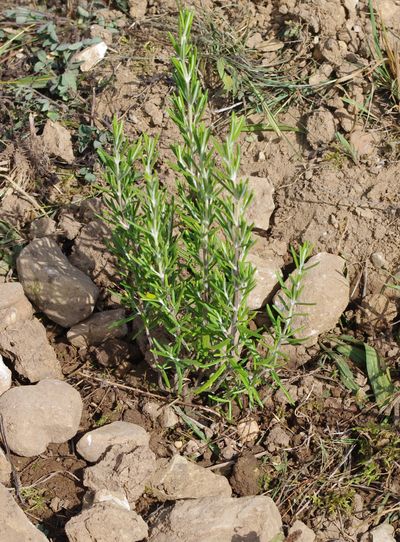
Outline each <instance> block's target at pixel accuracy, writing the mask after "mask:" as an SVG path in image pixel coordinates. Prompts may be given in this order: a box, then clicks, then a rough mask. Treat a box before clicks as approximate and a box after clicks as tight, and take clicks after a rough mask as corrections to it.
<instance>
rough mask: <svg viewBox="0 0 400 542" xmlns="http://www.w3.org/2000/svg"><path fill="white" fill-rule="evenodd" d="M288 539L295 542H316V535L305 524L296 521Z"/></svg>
mask: <svg viewBox="0 0 400 542" xmlns="http://www.w3.org/2000/svg"><path fill="white" fill-rule="evenodd" d="M288 537H289V538H290V540H295V542H314V540H315V533H314V531H312V530H311V529H310V528H309V527H307V525H306V524H305V523H303V522H302V521H299V520H296V521H295V522H294V523H293V525H292V526H291V528H290V529H289V532H288Z"/></svg>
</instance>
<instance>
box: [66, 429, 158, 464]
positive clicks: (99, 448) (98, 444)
mask: <svg viewBox="0 0 400 542" xmlns="http://www.w3.org/2000/svg"><path fill="white" fill-rule="evenodd" d="M149 441H150V435H149V434H148V433H147V431H146V430H145V429H143V427H140V425H136V424H135V423H130V422H113V423H110V424H108V425H103V427H99V428H98V429H94V430H93V431H89V432H88V433H86V434H85V435H84V436H83V437H82V438H81V439H80V440H79V442H78V443H77V445H76V449H77V451H78V453H79V454H80V455H81V456H82V457H83V458H84V459H86V461H89V462H90V463H95V462H96V461H98V460H99V459H100V457H101V456H102V455H103V454H104V452H105V451H106V450H108V449H109V448H110V446H114V445H115V444H125V443H129V444H132V445H135V446H147V445H148V444H149Z"/></svg>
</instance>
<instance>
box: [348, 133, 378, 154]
mask: <svg viewBox="0 0 400 542" xmlns="http://www.w3.org/2000/svg"><path fill="white" fill-rule="evenodd" d="M350 145H352V147H353V149H354V150H355V151H356V153H357V156H358V157H359V158H366V157H368V156H370V155H371V154H372V153H373V152H374V149H375V142H374V136H373V135H372V134H371V133H366V132H364V131H363V130H355V131H354V132H352V133H351V134H350Z"/></svg>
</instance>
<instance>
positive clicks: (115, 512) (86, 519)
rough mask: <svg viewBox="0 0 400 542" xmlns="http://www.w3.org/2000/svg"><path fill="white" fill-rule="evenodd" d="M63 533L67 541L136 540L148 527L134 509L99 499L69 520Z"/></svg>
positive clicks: (106, 541)
mask: <svg viewBox="0 0 400 542" xmlns="http://www.w3.org/2000/svg"><path fill="white" fill-rule="evenodd" d="M65 532H66V534H67V537H68V540H69V542H139V541H140V540H144V539H145V538H146V537H147V534H148V529H147V525H146V523H145V522H144V521H143V519H142V518H141V517H140V516H139V515H138V514H137V513H136V512H133V511H132V510H126V509H124V508H122V507H120V506H116V505H115V504H114V503H112V502H101V503H96V504H94V505H93V506H92V507H90V508H87V509H86V510H83V511H82V512H81V513H80V514H78V515H77V516H75V517H73V518H72V519H70V520H69V521H68V523H67V524H66V525H65Z"/></svg>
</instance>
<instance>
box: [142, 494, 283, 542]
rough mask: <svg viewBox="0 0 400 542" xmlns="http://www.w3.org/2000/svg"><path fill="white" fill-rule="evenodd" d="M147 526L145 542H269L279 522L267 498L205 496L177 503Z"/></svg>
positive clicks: (273, 506)
mask: <svg viewBox="0 0 400 542" xmlns="http://www.w3.org/2000/svg"><path fill="white" fill-rule="evenodd" d="M149 527H150V535H149V538H148V542H171V541H172V540H173V541H174V542H232V541H234V540H238V541H239V540H246V541H248V542H251V541H252V542H271V541H272V539H273V538H274V537H276V536H277V535H279V534H280V532H281V527H282V520H281V516H280V514H279V511H278V509H277V507H276V506H275V504H274V502H273V501H272V499H270V498H269V497H264V496H257V497H241V498H239V499H233V498H231V497H206V498H203V499H194V500H187V501H178V502H177V503H176V504H175V505H174V506H173V507H170V508H167V509H165V510H163V511H162V512H161V513H160V514H159V515H158V516H157V517H156V518H155V519H154V520H153V521H152V523H151V524H150V525H149Z"/></svg>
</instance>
